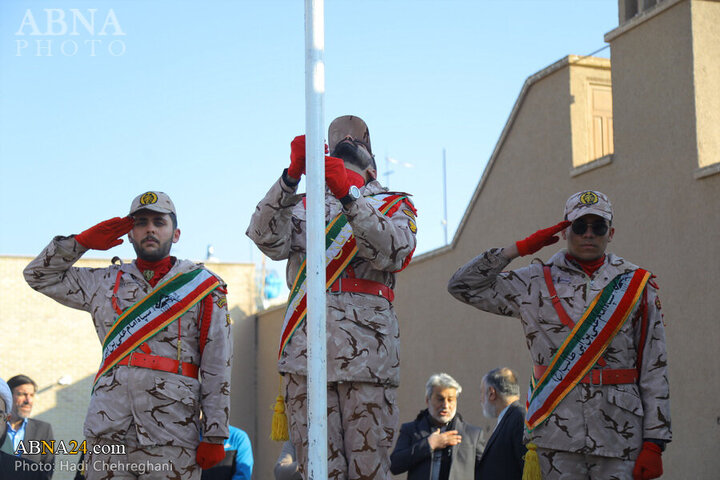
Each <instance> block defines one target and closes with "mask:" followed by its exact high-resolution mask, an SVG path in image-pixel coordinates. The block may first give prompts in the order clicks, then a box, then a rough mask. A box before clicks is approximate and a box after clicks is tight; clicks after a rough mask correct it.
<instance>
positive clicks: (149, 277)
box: [143, 270, 155, 282]
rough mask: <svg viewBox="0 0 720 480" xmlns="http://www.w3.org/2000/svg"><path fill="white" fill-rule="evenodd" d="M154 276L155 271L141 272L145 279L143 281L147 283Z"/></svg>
mask: <svg viewBox="0 0 720 480" xmlns="http://www.w3.org/2000/svg"><path fill="white" fill-rule="evenodd" d="M154 276H155V270H143V277H145V280H147V281H148V282H149V281H150V280H152V278H153V277H154Z"/></svg>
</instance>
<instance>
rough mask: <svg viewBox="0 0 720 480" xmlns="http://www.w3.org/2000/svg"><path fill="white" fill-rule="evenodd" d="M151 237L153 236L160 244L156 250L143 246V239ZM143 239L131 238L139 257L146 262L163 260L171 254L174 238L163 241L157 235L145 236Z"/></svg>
mask: <svg viewBox="0 0 720 480" xmlns="http://www.w3.org/2000/svg"><path fill="white" fill-rule="evenodd" d="M149 238H152V239H153V240H155V241H156V242H157V244H158V246H157V248H155V249H154V250H149V249H145V248H143V246H142V241H143V240H147V239H149ZM143 240H141V241H139V242H137V241H135V240H131V243H132V246H133V248H134V249H135V254H136V255H137V257H138V258H139V259H141V260H145V261H146V262H157V261H159V260H162V259H163V258H165V257H167V256H168V255H170V248H171V247H172V238H170V239H169V240H168V241H167V242H165V243H161V242H160V240H159V239H158V238H157V237H151V236H149V237H145V238H144V239H143Z"/></svg>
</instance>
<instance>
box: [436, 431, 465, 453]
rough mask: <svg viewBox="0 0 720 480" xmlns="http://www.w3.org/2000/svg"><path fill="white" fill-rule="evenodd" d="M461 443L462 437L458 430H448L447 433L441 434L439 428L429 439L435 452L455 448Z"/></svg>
mask: <svg viewBox="0 0 720 480" xmlns="http://www.w3.org/2000/svg"><path fill="white" fill-rule="evenodd" d="M460 442H462V435H459V434H458V431H457V430H448V431H447V432H444V433H440V429H439V428H438V429H437V430H435V431H434V432H433V433H431V434H430V436H429V437H428V443H429V444H430V448H431V449H433V450H437V449H443V448H445V447H450V446H455V445H457V444H458V443H460Z"/></svg>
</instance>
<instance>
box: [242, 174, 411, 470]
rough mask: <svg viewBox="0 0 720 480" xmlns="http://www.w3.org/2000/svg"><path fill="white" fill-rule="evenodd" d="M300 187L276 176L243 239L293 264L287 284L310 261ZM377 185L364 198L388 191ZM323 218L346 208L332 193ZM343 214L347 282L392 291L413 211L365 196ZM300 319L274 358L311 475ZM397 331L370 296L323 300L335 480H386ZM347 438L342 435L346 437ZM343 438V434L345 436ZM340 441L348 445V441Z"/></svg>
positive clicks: (302, 461)
mask: <svg viewBox="0 0 720 480" xmlns="http://www.w3.org/2000/svg"><path fill="white" fill-rule="evenodd" d="M295 190H296V187H290V186H288V185H287V184H286V183H285V182H284V181H283V180H282V179H280V180H278V181H277V182H276V183H275V184H274V185H273V186H272V188H271V189H270V191H269V192H268V193H267V195H266V196H265V198H264V199H263V200H262V201H261V202H260V203H259V204H258V207H257V210H256V211H255V213H254V215H253V217H252V219H251V222H250V226H249V228H248V231H247V235H248V236H249V237H250V238H251V239H252V240H253V241H254V242H255V243H256V244H257V246H258V247H259V248H260V250H262V251H263V252H264V253H265V254H266V255H268V256H269V257H270V258H272V259H274V260H281V259H288V264H287V282H288V285H291V283H292V282H293V280H294V279H295V276H296V275H297V273H298V270H299V269H300V266H301V264H302V261H303V259H304V257H305V251H306V239H305V230H306V229H305V225H306V224H305V207H304V205H303V202H301V199H302V196H300V195H296V194H295ZM385 191H386V189H384V188H383V187H381V186H380V184H379V183H378V182H376V181H372V182H370V183H368V184H367V185H366V186H364V187H363V188H362V189H361V192H362V194H363V195H366V196H367V195H373V194H378V193H383V192H385ZM325 208H326V211H325V218H326V220H328V221H329V220H330V219H332V218H334V217H335V216H337V215H338V214H339V213H341V212H342V211H343V209H342V206H341V204H340V202H339V201H337V200H336V199H335V198H334V197H332V196H331V195H327V196H326V201H325ZM344 213H345V215H346V216H347V218H348V221H349V223H350V225H351V226H352V229H353V234H354V235H355V238H356V239H357V246H358V250H359V252H358V254H357V256H356V257H355V258H354V259H353V261H352V262H351V263H350V265H349V267H348V268H346V269H345V271H344V272H343V274H342V276H341V278H346V277H348V276H349V275H351V273H350V272H352V274H353V275H354V276H355V277H357V278H361V279H366V280H372V281H375V282H379V283H382V284H384V285H387V286H388V287H391V288H392V287H394V286H395V274H394V273H393V272H395V271H397V270H400V269H401V268H402V266H403V264H404V263H405V261H406V260H407V259H409V256H410V255H411V254H412V252H413V250H414V249H415V230H416V227H415V223H414V220H415V215H414V213H413V211H412V210H411V209H410V208H409V206H408V205H406V204H405V203H402V204H401V205H400V207H399V208H397V209H396V210H395V211H394V212H393V211H391V212H390V215H389V216H385V215H383V214H381V213H380V212H378V211H377V210H376V209H374V208H373V207H371V206H370V205H369V204H368V203H367V202H366V201H365V199H364V198H363V197H360V198H359V199H357V200H356V201H355V202H352V203H351V204H350V205H348V207H347V209H346V210H344ZM306 324H307V322H303V324H302V326H301V328H299V329H298V330H297V331H296V332H295V334H294V335H293V337H292V339H291V341H290V343H289V344H288V345H287V347H286V348H285V350H284V352H283V354H282V356H281V357H280V359H279V361H278V369H279V371H280V372H281V373H282V374H284V385H285V393H286V397H285V401H286V405H287V410H288V412H289V414H290V428H291V431H292V438H293V442H294V443H295V449H296V452H297V456H298V464H299V465H300V468H301V470H302V471H306V465H307V464H306V460H307V458H306V454H307V427H306V402H305V389H306V376H307V338H306V333H305V327H306ZM398 349H399V331H398V324H397V318H396V316H395V312H394V310H393V307H392V304H391V303H390V302H389V301H388V300H387V299H385V298H384V297H382V296H377V295H369V294H365V293H348V292H343V293H337V294H335V293H329V294H328V295H327V358H328V363H327V378H328V384H329V386H328V431H329V432H328V436H329V445H328V449H329V456H330V458H329V465H328V472H329V474H330V476H331V478H334V479H344V478H350V479H362V478H377V479H382V478H389V475H390V473H389V469H390V458H389V457H390V449H391V448H392V440H393V437H394V435H395V429H396V426H397V423H398V411H397V408H396V406H395V395H396V387H397V385H398V383H399V380H400V377H399V367H400V361H399V353H398ZM342 432H345V434H344V435H343V433H342ZM343 437H344V438H343ZM343 442H344V443H343Z"/></svg>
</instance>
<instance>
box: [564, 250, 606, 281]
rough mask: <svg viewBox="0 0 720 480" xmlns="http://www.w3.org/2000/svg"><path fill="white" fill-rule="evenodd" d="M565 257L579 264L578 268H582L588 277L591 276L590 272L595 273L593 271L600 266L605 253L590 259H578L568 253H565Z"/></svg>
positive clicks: (603, 261) (603, 260)
mask: <svg viewBox="0 0 720 480" xmlns="http://www.w3.org/2000/svg"><path fill="white" fill-rule="evenodd" d="M565 258H567V259H568V260H570V261H573V262H575V263H577V264H578V265H580V268H582V269H583V272H585V273H586V274H587V276H588V277H592V274H593V273H595V271H597V269H598V268H600V267H602V265H603V263H605V255H604V254H603V256H602V257H600V258H598V259H597V260H592V261H588V260H580V259H578V258H575V257H573V256H572V255H570V254H569V253H566V254H565Z"/></svg>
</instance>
